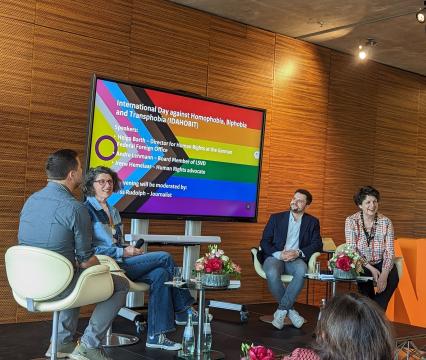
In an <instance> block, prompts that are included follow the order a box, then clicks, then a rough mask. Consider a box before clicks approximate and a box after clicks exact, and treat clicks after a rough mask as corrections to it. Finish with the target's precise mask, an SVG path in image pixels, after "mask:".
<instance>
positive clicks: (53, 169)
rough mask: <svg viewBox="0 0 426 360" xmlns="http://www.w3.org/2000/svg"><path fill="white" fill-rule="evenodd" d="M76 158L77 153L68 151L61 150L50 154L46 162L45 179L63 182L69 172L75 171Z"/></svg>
mask: <svg viewBox="0 0 426 360" xmlns="http://www.w3.org/2000/svg"><path fill="white" fill-rule="evenodd" d="M77 157H78V154H77V152H76V151H74V150H70V149H62V150H58V151H56V152H54V153H53V154H50V155H49V157H48V158H47V161H46V175H47V178H48V179H50V180H65V179H66V177H67V176H68V174H69V172H70V171H72V170H77V168H78V161H77Z"/></svg>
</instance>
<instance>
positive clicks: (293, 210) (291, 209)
mask: <svg viewBox="0 0 426 360" xmlns="http://www.w3.org/2000/svg"><path fill="white" fill-rule="evenodd" d="M290 211H291V212H293V213H295V214H300V213H302V212H303V210H300V209H299V208H298V207H295V209H293V208H292V207H291V205H290Z"/></svg>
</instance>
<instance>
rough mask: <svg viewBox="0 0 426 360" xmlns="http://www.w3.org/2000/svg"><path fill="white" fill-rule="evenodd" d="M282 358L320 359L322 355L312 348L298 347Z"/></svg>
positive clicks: (286, 359)
mask: <svg viewBox="0 0 426 360" xmlns="http://www.w3.org/2000/svg"><path fill="white" fill-rule="evenodd" d="M281 360H320V357H319V356H318V355H317V354H316V353H315V352H314V351H312V350H311V349H304V348H297V349H294V350H293V352H292V353H291V354H290V355H287V356H284V357H283V358H282V359H281Z"/></svg>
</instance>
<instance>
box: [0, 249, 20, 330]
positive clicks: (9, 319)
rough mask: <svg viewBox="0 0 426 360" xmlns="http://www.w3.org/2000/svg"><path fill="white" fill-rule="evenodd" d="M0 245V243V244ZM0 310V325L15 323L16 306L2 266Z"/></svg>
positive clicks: (0, 268) (0, 269) (0, 267)
mask: <svg viewBox="0 0 426 360" xmlns="http://www.w3.org/2000/svg"><path fill="white" fill-rule="evenodd" d="M1 243H2V242H1V241H0V244H1ZM2 260H3V259H2ZM0 308H1V316H0V323H14V322H16V308H17V305H16V302H15V300H14V298H13V295H12V291H11V290H10V287H9V284H8V282H7V277H6V268H5V266H4V265H3V264H2V265H0Z"/></svg>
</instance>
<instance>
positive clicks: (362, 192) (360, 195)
mask: <svg viewBox="0 0 426 360" xmlns="http://www.w3.org/2000/svg"><path fill="white" fill-rule="evenodd" d="M368 195H370V196H374V197H375V198H376V199H377V201H380V193H379V191H378V190H377V189H375V188H373V187H372V186H363V187H362V188H361V189H359V190H358V192H357V193H356V194H355V195H354V202H355V205H361V204H362V202H363V201H364V200H365V198H366V197H367V196H368Z"/></svg>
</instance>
